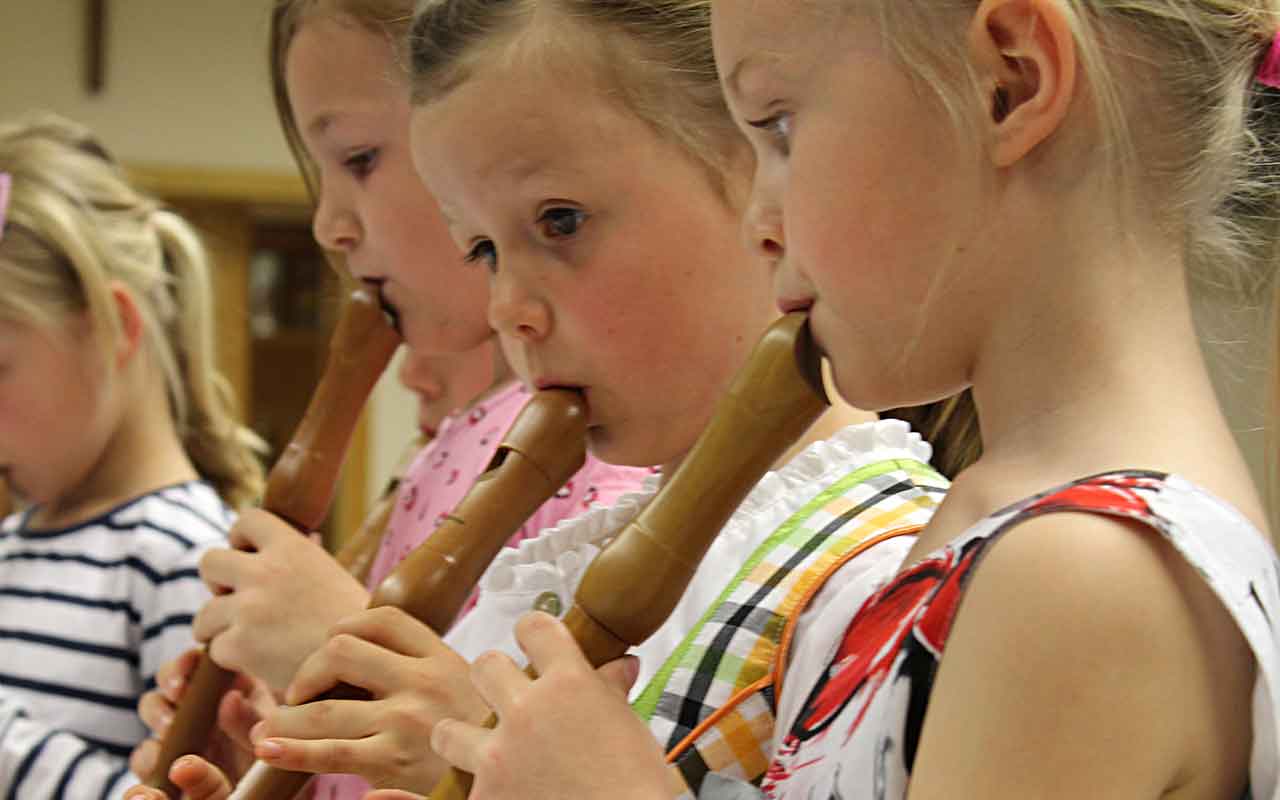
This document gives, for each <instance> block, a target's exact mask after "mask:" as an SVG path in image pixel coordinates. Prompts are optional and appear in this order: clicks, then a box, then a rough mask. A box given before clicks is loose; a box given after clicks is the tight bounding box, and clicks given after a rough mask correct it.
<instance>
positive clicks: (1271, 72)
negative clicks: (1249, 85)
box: [1254, 31, 1280, 89]
mask: <svg viewBox="0 0 1280 800" xmlns="http://www.w3.org/2000/svg"><path fill="white" fill-rule="evenodd" d="M1254 80H1256V81H1257V82H1258V83H1260V84H1262V85H1263V86H1270V87H1271V88H1272V89H1280V31H1276V34H1275V36H1272V37H1271V42H1270V43H1269V44H1268V45H1267V52H1266V55H1264V56H1263V57H1262V63H1261V64H1259V65H1258V74H1257V75H1255V76H1254Z"/></svg>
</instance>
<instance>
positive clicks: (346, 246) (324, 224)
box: [311, 188, 361, 254]
mask: <svg viewBox="0 0 1280 800" xmlns="http://www.w3.org/2000/svg"><path fill="white" fill-rule="evenodd" d="M311 234H312V235H313V236H314V237H315V239H316V242H317V243H318V244H319V245H320V246H321V247H323V248H324V249H326V250H332V251H335V252H339V253H343V254H350V253H351V251H352V250H354V249H355V248H356V246H357V245H358V244H359V243H360V236H361V230H360V220H359V219H358V218H357V217H356V214H355V212H354V210H353V209H352V208H351V206H350V203H348V202H346V200H345V199H344V198H343V197H342V196H341V195H340V194H339V192H337V191H336V190H335V189H323V188H322V189H321V190H320V196H319V198H318V200H317V202H316V213H315V216H314V217H312V219H311Z"/></svg>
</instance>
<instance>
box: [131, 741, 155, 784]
mask: <svg viewBox="0 0 1280 800" xmlns="http://www.w3.org/2000/svg"><path fill="white" fill-rule="evenodd" d="M159 755H160V742H159V741H158V740H156V739H147V740H146V741H144V742H143V743H142V744H140V745H138V746H137V747H135V748H133V752H132V753H130V754H129V771H130V772H132V773H133V774H134V775H143V776H146V775H150V774H151V770H153V769H155V767H156V758H158V757H159Z"/></svg>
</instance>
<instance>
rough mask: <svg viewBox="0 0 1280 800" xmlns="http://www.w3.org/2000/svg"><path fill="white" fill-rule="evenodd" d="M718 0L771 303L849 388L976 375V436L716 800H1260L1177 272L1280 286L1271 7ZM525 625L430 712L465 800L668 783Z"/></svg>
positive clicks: (1272, 753)
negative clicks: (949, 484)
mask: <svg viewBox="0 0 1280 800" xmlns="http://www.w3.org/2000/svg"><path fill="white" fill-rule="evenodd" d="M714 5H715V9H714V13H715V44H716V55H717V58H718V61H719V68H720V70H721V75H722V77H723V83H724V88H725V92H726V96H727V98H728V100H729V103H730V105H731V106H732V108H733V111H734V115H735V117H736V118H737V119H738V121H739V123H740V124H741V125H742V127H743V130H744V131H746V132H747V134H748V136H749V137H750V138H751V141H752V143H753V145H754V148H755V151H756V155H757V158H758V165H757V173H756V182H755V191H754V195H753V202H752V206H751V208H752V210H751V212H750V213H749V215H748V217H749V219H751V220H755V221H757V222H758V223H760V222H763V223H767V224H762V225H757V226H755V227H753V228H751V230H753V231H754V232H755V233H754V238H755V241H756V243H757V247H758V248H759V249H760V250H761V251H762V252H764V253H766V254H768V255H771V256H772V257H774V258H775V263H776V270H777V279H776V289H775V291H776V294H777V297H778V299H779V302H780V303H781V304H783V305H785V306H786V307H789V308H802V309H807V310H808V312H809V315H810V319H811V321H812V325H813V330H814V334H815V337H816V338H817V339H818V341H819V342H820V343H821V344H822V346H823V347H824V348H825V350H826V352H827V354H828V356H829V357H830V360H831V364H832V366H833V367H834V374H835V380H836V383H837V385H838V386H839V388H840V389H841V391H842V392H843V393H844V394H845V395H846V396H847V397H849V398H850V399H852V400H854V401H855V402H858V403H859V404H862V405H866V406H869V407H885V406H890V405H899V404H901V403H903V402H914V401H919V400H924V399H928V398H930V397H937V396H940V395H943V394H945V393H947V392H952V391H955V390H956V389H958V388H960V387H962V386H972V389H973V393H974V397H975V399H976V403H977V407H978V409H979V416H980V419H981V423H982V431H983V443H984V454H983V456H982V457H981V458H980V459H979V460H978V462H977V463H976V464H975V465H973V466H972V467H970V468H969V469H968V470H966V471H965V472H964V473H962V474H961V475H960V477H959V478H958V479H957V481H956V483H955V485H954V487H953V489H952V491H951V492H950V493H949V494H948V496H947V499H946V500H945V501H944V502H943V504H942V506H941V508H940V509H939V510H938V512H937V514H935V515H934V517H933V519H932V520H931V522H930V523H929V525H928V526H927V527H926V528H925V530H924V531H923V532H922V534H921V536H920V538H919V539H918V541H917V542H916V544H915V545H914V547H913V549H912V552H911V553H910V555H909V557H908V559H907V562H906V566H905V567H904V569H903V570H902V571H901V572H900V573H899V575H898V577H897V578H895V580H893V581H892V582H890V583H889V584H888V585H886V586H884V587H883V588H882V589H881V590H880V591H879V592H877V593H876V594H875V595H874V596H873V597H872V598H871V599H870V600H869V601H868V602H867V603H865V604H864V605H862V606H861V607H860V608H859V609H856V613H855V609H854V608H852V607H843V608H841V607H835V606H832V607H829V608H828V609H826V610H825V613H822V614H820V615H818V617H817V618H815V620H814V628H813V633H808V632H806V631H803V630H802V631H801V632H800V633H799V634H798V636H799V637H800V638H799V639H798V641H797V645H796V651H795V652H796V657H795V659H794V660H793V662H792V664H791V666H790V668H789V669H788V672H787V683H786V684H785V687H784V690H783V694H782V697H781V699H780V707H781V708H782V709H784V711H783V712H782V713H780V715H779V719H778V722H779V725H778V727H777V728H776V730H775V737H776V738H777V739H778V741H779V747H778V751H777V754H776V756H775V759H774V762H773V764H772V766H771V767H770V769H769V772H768V776H767V778H766V779H765V781H764V784H763V786H762V790H757V789H756V788H754V787H752V786H748V785H744V784H741V783H738V784H732V782H730V783H731V785H730V786H729V787H728V788H727V789H726V788H725V787H724V786H720V787H717V789H718V791H721V792H722V793H720V794H717V795H715V796H717V797H759V796H768V797H778V798H783V797H787V798H791V797H796V798H798V797H850V798H851V797H873V798H902V797H905V796H908V794H909V796H910V797H911V798H912V800H921V799H922V798H941V797H946V798H958V797H959V798H963V797H975V798H976V797H981V798H1006V797H1007V798H1012V797H1046V798H1055V797H1063V798H1067V797H1070V798H1078V797H1127V798H1138V797H1149V798H1156V797H1162V798H1237V797H1253V798H1276V797H1280V785H1278V783H1277V768H1278V767H1280V758H1278V751H1277V716H1276V713H1277V702H1278V701H1280V674H1278V673H1277V631H1276V620H1277V619H1280V596H1278V591H1277V574H1276V561H1275V555H1274V553H1273V551H1272V550H1271V548H1270V546H1269V545H1268V543H1267V537H1266V533H1265V523H1264V522H1263V518H1264V512H1263V509H1262V505H1261V503H1260V502H1259V500H1258V498H1257V497H1256V496H1255V493H1254V490H1253V488H1252V486H1253V484H1252V482H1251V480H1250V477H1249V475H1248V473H1247V472H1246V469H1245V467H1244V465H1243V463H1242V459H1241V458H1240V456H1239V455H1238V453H1237V451H1236V449H1235V446H1234V443H1233V441H1232V438H1231V436H1230V432H1229V430H1228V427H1227V425H1226V423H1225V422H1224V420H1223V417H1222V414H1221V412H1220V411H1219V409H1218V406H1217V404H1216V400H1215V396H1214V392H1213V389H1212V387H1211V386H1210V383H1209V380H1208V378H1207V376H1206V372H1205V369H1204V365H1203V363H1202V360H1201V354H1200V351H1199V348H1198V345H1197V339H1196V335H1195V330H1194V327H1193V324H1192V319H1191V313H1190V310H1189V302H1188V299H1187V287H1186V283H1185V281H1184V276H1183V270H1184V269H1197V268H1201V267H1203V266H1206V265H1210V266H1214V267H1216V268H1218V269H1223V268H1231V269H1234V270H1237V274H1238V275H1240V276H1243V278H1244V280H1242V283H1243V284H1245V285H1246V286H1248V285H1253V286H1257V285H1259V284H1261V283H1263V282H1265V280H1266V279H1268V278H1271V279H1274V273H1275V263H1274V262H1275V255H1274V254H1275V241H1276V237H1275V233H1276V226H1277V213H1276V212H1277V202H1276V200H1277V196H1276V193H1277V189H1278V186H1280V184H1277V182H1276V180H1275V172H1274V169H1275V167H1274V165H1275V163H1276V152H1275V150H1274V148H1275V147H1276V146H1277V141H1278V139H1280V135H1278V134H1280V128H1277V119H1278V118H1277V115H1276V111H1275V108H1276V106H1275V103H1276V102H1277V93H1276V91H1275V88H1274V87H1275V86H1276V85H1277V84H1280V44H1277V39H1278V38H1280V37H1278V31H1280V7H1277V6H1276V5H1275V4H1274V3H1272V2H1260V1H1259V0H1251V1H1250V2H1245V0H1232V1H1231V2H1224V0H1215V1H1214V2H1208V0H1205V1H1204V2H1199V1H1195V0H1140V1H1137V0H1135V1H1134V2H1125V3H1114V4H1111V3H1098V2H1085V1H1084V0H983V1H982V2H975V3H953V4H940V3H924V2H916V0H891V1H890V0H848V1H847V2H841V3H838V4H822V5H819V4H811V3H802V2H796V1H795V0H756V2H752V3H740V2H733V1H732V0H717V2H716V3H715V4H714ZM443 102H444V103H449V102H453V101H451V100H450V99H448V98H446V99H445V100H444V101H443ZM1255 291H1259V292H1260V291H1261V289H1255ZM904 330H905V331H908V332H911V333H913V334H914V335H912V336H908V337H905V338H904V337H903V336H902V332H903V331H904ZM1089 476H1093V477H1089ZM1054 512H1056V513H1054ZM520 635H521V641H522V644H523V646H524V648H525V650H526V652H527V653H528V654H529V656H530V659H531V661H532V663H533V664H534V666H535V667H536V668H537V669H538V671H539V673H540V674H541V676H542V677H541V678H540V679H539V680H537V681H530V680H529V679H527V678H526V677H525V676H524V675H523V674H522V673H520V672H519V671H518V670H516V669H515V667H514V665H513V664H511V663H510V662H509V661H506V660H504V659H502V658H489V659H482V660H480V661H478V662H477V663H476V665H475V666H474V667H473V670H472V678H473V681H474V682H475V684H476V687H477V689H478V691H479V692H480V693H481V694H482V695H483V696H484V697H485V698H486V700H487V701H488V702H489V704H490V705H491V706H492V707H493V708H494V710H495V711H496V712H497V714H498V716H499V717H500V719H501V720H502V721H501V723H500V725H499V727H498V729H497V730H496V731H494V732H490V731H482V730H481V729H479V728H477V727H475V726H472V725H469V724H466V723H463V722H443V723H439V724H437V725H436V726H435V729H434V734H433V737H432V745H433V748H434V749H436V750H437V752H439V753H440V754H441V755H443V756H444V757H445V758H447V759H448V760H449V761H451V762H453V763H454V764H457V765H459V766H460V767H462V768H464V769H467V770H470V771H474V772H476V773H477V774H476V783H475V789H474V792H475V795H474V796H476V797H485V798H496V797H508V796H510V797H516V796H518V797H522V798H530V797H533V798H537V797H574V798H593V797H610V798H617V797H646V798H652V797H663V796H670V795H671V792H670V788H669V785H668V784H667V782H666V781H667V777H668V776H667V775H666V774H664V773H665V770H664V768H663V765H662V761H661V759H660V758H659V757H658V754H657V753H656V752H654V749H653V748H652V745H651V743H650V742H649V739H648V735H647V733H646V732H645V730H644V728H643V726H642V725H640V724H639V723H638V722H636V721H635V719H634V717H632V716H631V715H630V714H629V712H628V711H627V708H626V706H625V705H624V704H623V702H622V701H621V699H620V697H621V692H620V691H618V689H619V688H621V687H622V686H624V685H625V683H626V678H628V677H629V676H628V675H627V674H626V672H627V670H626V665H625V664H623V663H616V664H614V665H611V667H610V668H608V669H606V670H604V671H603V672H602V673H596V672H594V671H592V670H591V669H590V668H589V667H588V666H587V665H586V664H585V663H584V661H583V659H582V657H581V654H580V653H579V651H578V650H577V649H576V647H574V646H573V644H572V643H571V642H569V641H568V640H567V637H566V634H565V631H564V629H563V628H562V627H561V626H559V625H558V624H557V623H556V622H555V621H554V620H550V619H548V618H547V617H545V616H540V615H535V616H532V617H531V618H529V619H528V620H526V621H525V622H524V623H523V625H522V627H521V629H520ZM721 783H722V784H723V783H724V782H721ZM704 788H705V785H704Z"/></svg>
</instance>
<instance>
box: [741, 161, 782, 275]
mask: <svg viewBox="0 0 1280 800" xmlns="http://www.w3.org/2000/svg"><path fill="white" fill-rule="evenodd" d="M742 239H743V243H744V244H745V245H746V247H747V251H748V252H750V253H751V254H752V255H757V256H760V257H761V258H763V259H764V260H765V262H766V263H768V264H769V266H770V267H774V266H777V264H778V262H780V261H781V260H782V257H783V256H784V255H786V246H785V245H784V239H783V233H782V209H781V208H779V207H778V205H777V204H776V203H773V202H771V201H770V200H769V198H768V195H767V193H766V191H764V187H763V186H762V184H761V181H760V176H758V175H757V176H756V183H755V185H754V186H753V188H752V190H751V201H750V203H749V204H748V205H747V212H746V213H745V214H744V215H743V216H742Z"/></svg>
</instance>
